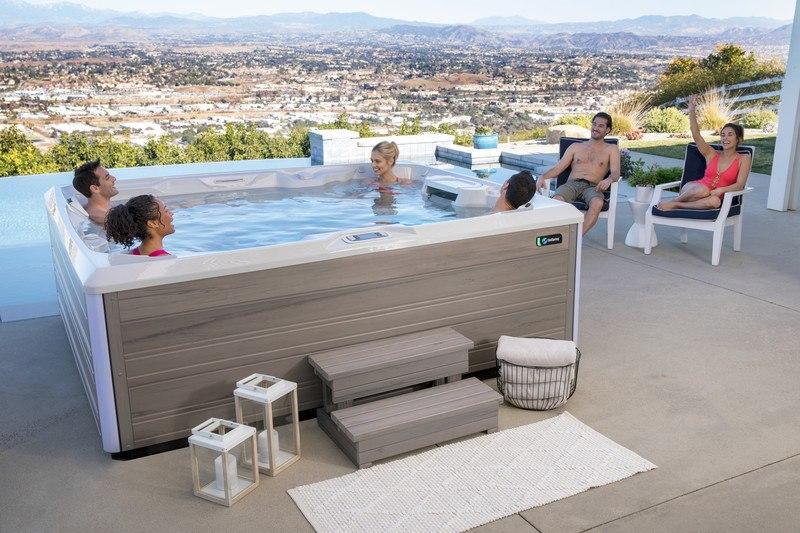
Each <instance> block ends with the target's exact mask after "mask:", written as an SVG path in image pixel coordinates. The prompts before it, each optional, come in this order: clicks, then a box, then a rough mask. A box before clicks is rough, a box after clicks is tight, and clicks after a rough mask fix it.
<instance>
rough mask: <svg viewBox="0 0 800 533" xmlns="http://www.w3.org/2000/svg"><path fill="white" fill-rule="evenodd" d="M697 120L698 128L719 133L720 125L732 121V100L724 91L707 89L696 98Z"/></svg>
mask: <svg viewBox="0 0 800 533" xmlns="http://www.w3.org/2000/svg"><path fill="white" fill-rule="evenodd" d="M697 122H698V124H699V125H700V129H703V130H711V131H713V132H714V133H715V134H717V133H719V131H720V130H721V129H722V126H724V125H725V124H727V123H728V122H733V100H731V99H730V98H729V97H728V94H727V93H726V92H725V91H717V90H714V89H709V90H708V91H706V92H704V93H703V94H701V95H700V98H698V99H697Z"/></svg>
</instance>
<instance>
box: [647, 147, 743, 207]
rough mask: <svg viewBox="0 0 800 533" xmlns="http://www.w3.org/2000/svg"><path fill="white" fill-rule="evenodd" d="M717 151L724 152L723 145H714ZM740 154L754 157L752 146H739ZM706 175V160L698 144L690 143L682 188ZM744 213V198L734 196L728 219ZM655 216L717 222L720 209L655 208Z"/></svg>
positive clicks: (687, 148) (684, 165)
mask: <svg viewBox="0 0 800 533" xmlns="http://www.w3.org/2000/svg"><path fill="white" fill-rule="evenodd" d="M711 147H712V148H714V149H715V150H722V145H721V144H712V145H711ZM737 152H739V153H740V154H749V155H750V157H753V147H752V146H739V149H738V150H737ZM705 173H706V158H705V157H703V154H701V153H700V149H699V148H697V143H694V142H690V143H689V144H688V145H687V146H686V155H685V156H684V158H683V176H682V178H681V188H683V186H684V185H686V184H687V183H689V182H691V181H696V180H699V179H702V177H703V174H705ZM741 212H742V197H741V196H734V197H733V200H732V201H731V209H730V211H728V217H735V216H736V215H738V214H740V213H741ZM653 215H655V216H658V217H667V218H691V219H694V220H716V218H717V217H718V216H719V209H672V210H670V211H662V210H660V209H658V208H656V207H655V206H654V207H653Z"/></svg>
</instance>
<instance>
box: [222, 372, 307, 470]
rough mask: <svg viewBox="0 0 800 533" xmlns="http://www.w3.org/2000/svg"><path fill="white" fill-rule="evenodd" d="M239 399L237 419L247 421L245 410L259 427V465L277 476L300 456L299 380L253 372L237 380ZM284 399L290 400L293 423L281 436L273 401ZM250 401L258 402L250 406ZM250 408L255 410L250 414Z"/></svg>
mask: <svg viewBox="0 0 800 533" xmlns="http://www.w3.org/2000/svg"><path fill="white" fill-rule="evenodd" d="M233 396H234V400H235V402H236V421H237V422H239V423H244V421H245V414H244V413H245V411H246V412H247V415H246V416H247V423H248V424H250V425H256V426H258V427H260V429H261V431H259V432H258V439H257V440H258V455H257V460H258V467H259V470H261V471H262V472H263V473H265V474H267V475H268V476H275V475H277V474H278V473H279V472H280V471H281V470H283V469H284V468H286V467H288V466H289V465H291V464H293V463H295V462H296V461H297V460H298V459H300V416H299V412H298V409H297V383H294V382H292V381H287V380H285V379H280V378H276V377H274V376H267V375H265V374H253V375H251V376H248V377H246V378H244V379H242V380H240V381H237V382H236V390H234V391H233ZM281 398H286V399H287V400H289V399H291V403H292V423H291V424H290V425H287V426H283V427H284V428H287V429H288V430H289V431H288V432H285V433H284V435H285V436H284V437H283V438H281V436H280V433H279V432H278V430H277V429H276V428H275V426H274V424H273V418H272V417H273V404H274V403H275V402H276V401H278V400H279V399H281ZM248 404H256V408H255V409H252V408H250V409H248V407H249V405H248ZM251 411H254V412H253V413H252V414H251ZM286 433H289V434H290V435H291V437H292V441H293V442H292V445H291V446H287V445H286V444H285V441H286V436H288V435H286Z"/></svg>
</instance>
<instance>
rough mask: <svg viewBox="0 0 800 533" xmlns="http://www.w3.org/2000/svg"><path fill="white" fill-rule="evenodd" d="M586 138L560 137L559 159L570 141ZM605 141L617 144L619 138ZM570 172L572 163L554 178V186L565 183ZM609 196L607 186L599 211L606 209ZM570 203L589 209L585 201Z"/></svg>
mask: <svg viewBox="0 0 800 533" xmlns="http://www.w3.org/2000/svg"><path fill="white" fill-rule="evenodd" d="M586 140H588V139H578V138H577V137H561V139H560V140H559V141H558V157H559V159H560V158H562V157H564V153H565V152H566V151H567V148H569V146H570V145H571V144H572V143H576V142H583V141H586ZM605 141H606V142H607V143H608V144H619V139H605ZM570 172H572V165H570V166H568V167H567V168H566V170H564V172H562V173H561V174H559V175H558V177H557V178H556V187H560V186H561V185H563V184H564V183H566V181H567V179H568V178H569V174H570ZM609 174H611V171H609V173H608V174H606V176H605V177H606V178H607V177H608V176H609ZM610 197H611V191H610V188H609V190H607V191H604V192H603V209H601V210H600V211H608V202H609V199H610ZM570 203H571V204H572V205H574V206H575V207H577V208H578V209H580V210H581V211H586V210H587V209H589V206H588V205H586V202H583V201H577V202H570Z"/></svg>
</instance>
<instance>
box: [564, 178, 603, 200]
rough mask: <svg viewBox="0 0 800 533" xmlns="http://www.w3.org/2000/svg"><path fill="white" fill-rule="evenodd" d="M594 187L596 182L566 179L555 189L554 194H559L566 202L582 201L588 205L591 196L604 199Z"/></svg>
mask: <svg viewBox="0 0 800 533" xmlns="http://www.w3.org/2000/svg"><path fill="white" fill-rule="evenodd" d="M596 187H597V184H596V183H592V182H591V181H587V180H584V179H576V180H567V181H566V182H565V183H564V184H563V185H561V186H560V187H559V188H557V189H556V192H555V194H557V195H558V196H561V197H562V198H564V200H565V201H567V202H577V201H582V202H584V203H585V204H586V205H587V206H588V205H589V203H590V202H591V201H592V198H600V199H601V200H603V201H605V197H604V196H603V193H602V192H601V191H598V190H597V189H596Z"/></svg>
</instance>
